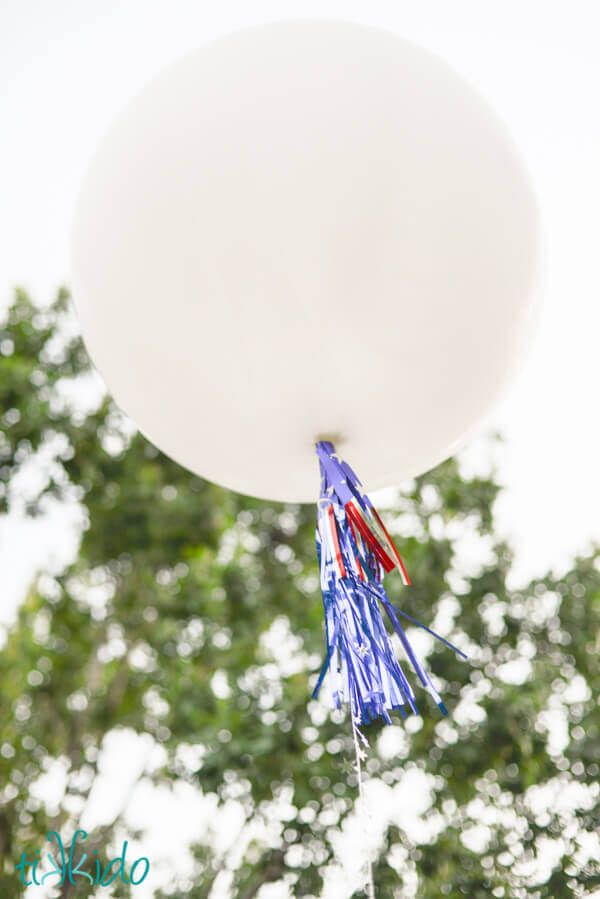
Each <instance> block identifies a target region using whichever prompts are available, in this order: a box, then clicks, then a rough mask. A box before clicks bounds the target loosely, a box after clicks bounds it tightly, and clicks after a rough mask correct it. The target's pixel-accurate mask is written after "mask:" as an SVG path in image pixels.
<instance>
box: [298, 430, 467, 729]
mask: <svg viewBox="0 0 600 899" xmlns="http://www.w3.org/2000/svg"><path fill="white" fill-rule="evenodd" d="M316 451H317V456H318V458H319V463H320V469H321V493H320V498H319V503H318V514H317V528H316V540H317V556H318V559H319V568H320V576H321V590H322V593H323V606H324V611H325V632H326V638H327V654H326V657H325V661H324V663H323V667H322V669H321V673H320V675H319V678H318V681H317V684H316V687H315V689H314V692H313V697H316V696H317V695H318V693H319V691H320V689H321V686H322V684H323V681H324V679H325V675H326V674H327V672H329V677H330V687H331V703H332V706H333V707H335V708H340V707H341V705H342V703H349V704H350V709H351V714H352V721H353V727H354V726H355V725H358V724H369V723H370V722H371V721H374V720H375V719H376V718H383V720H384V721H385V722H386V723H387V724H391V723H392V719H391V717H390V714H389V713H390V711H392V710H396V709H397V710H398V711H399V712H400V713H401V714H402V715H403V716H404V717H406V714H407V710H408V709H410V711H411V712H413V713H414V714H417V715H418V714H419V712H418V709H417V705H416V697H415V694H414V691H413V689H412V687H411V685H410V683H409V681H408V679H407V677H406V675H405V673H404V671H403V669H402V666H401V665H400V662H399V661H398V659H397V658H396V655H395V652H394V648H393V645H392V641H391V637H390V635H389V633H388V630H387V628H386V626H385V623H384V620H383V616H382V613H381V607H383V608H384V609H385V611H386V613H387V616H388V618H389V620H390V623H391V625H392V627H393V629H394V631H395V632H396V634H397V635H398V637H399V639H400V643H401V645H402V647H403V649H404V652H405V654H406V656H407V658H408V661H409V662H410V664H411V667H412V668H413V670H414V672H415V674H416V675H417V677H418V679H419V680H420V682H421V684H422V686H423V687H424V688H425V689H426V690H427V692H428V693H430V695H431V696H432V697H433V699H434V701H435V702H436V704H437V705H438V707H439V709H440V710H441V712H442V713H443V714H444V715H446V714H447V710H446V707H445V706H444V703H443V702H442V699H441V697H440V695H439V693H438V691H437V690H436V688H435V687H434V685H433V683H432V680H431V678H430V676H429V674H428V673H427V671H426V670H425V669H424V668H423V666H422V664H421V663H420V661H419V660H418V658H417V656H416V655H415V652H414V650H413V648H412V646H411V645H410V641H409V640H408V637H407V636H406V633H405V631H404V628H403V627H402V625H401V624H400V620H399V618H398V615H401V616H403V617H404V618H407V619H408V620H409V621H411V622H412V623H413V624H415V625H417V626H418V627H422V628H423V629H424V630H426V631H428V633H430V634H432V635H433V636H434V637H436V638H437V639H438V640H440V641H441V642H442V643H444V644H445V645H446V646H448V647H449V648H450V649H453V650H454V651H455V652H456V653H458V654H459V655H461V656H463V658H466V656H465V654H464V653H463V652H461V651H460V650H459V649H457V648H456V647H455V646H453V645H452V644H451V643H449V642H448V641H447V640H444V638H443V637H440V636H439V635H438V634H436V633H435V632H434V631H432V630H430V628H428V627H425V625H422V624H420V623H419V622H418V621H415V619H414V618H411V617H410V616H409V615H407V614H406V613H405V612H402V611H401V610H400V609H397V608H396V607H395V606H393V605H392V604H391V603H390V601H389V599H388V597H387V594H386V592H385V588H384V586H383V576H384V574H385V573H388V572H390V571H391V570H392V569H393V568H397V569H398V570H399V572H400V576H401V578H402V582H403V583H404V584H406V585H410V580H409V577H408V574H407V572H406V568H405V567H404V563H403V561H402V559H401V558H400V554H399V553H398V550H397V549H396V547H395V545H394V542H393V540H392V538H391V537H390V535H389V533H388V532H387V530H386V528H385V525H384V524H383V522H382V520H381V518H380V517H379V515H378V514H377V511H376V509H375V508H374V506H373V504H372V503H371V501H370V499H369V497H368V496H367V495H366V493H365V492H364V490H363V489H362V484H361V483H360V481H359V480H358V478H357V477H356V475H355V474H354V472H353V471H352V469H351V468H350V466H349V465H348V463H347V462H345V461H344V460H343V459H341V458H340V457H339V456H338V455H337V453H336V452H335V448H334V446H333V444H332V443H330V442H329V441H327V440H321V441H319V442H318V443H317V444H316ZM359 733H360V732H359Z"/></svg>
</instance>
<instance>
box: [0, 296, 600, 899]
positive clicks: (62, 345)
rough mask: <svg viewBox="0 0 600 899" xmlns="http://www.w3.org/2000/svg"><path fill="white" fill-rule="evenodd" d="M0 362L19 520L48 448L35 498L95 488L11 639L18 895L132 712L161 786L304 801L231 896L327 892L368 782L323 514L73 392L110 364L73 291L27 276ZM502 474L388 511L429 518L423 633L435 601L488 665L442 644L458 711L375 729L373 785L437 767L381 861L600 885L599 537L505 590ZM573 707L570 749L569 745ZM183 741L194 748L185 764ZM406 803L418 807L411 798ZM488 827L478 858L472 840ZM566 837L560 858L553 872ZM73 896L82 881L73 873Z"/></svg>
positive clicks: (427, 492)
mask: <svg viewBox="0 0 600 899" xmlns="http://www.w3.org/2000/svg"><path fill="white" fill-rule="evenodd" d="M0 353H1V355H0V401H1V409H2V416H3V417H2V425H3V427H2V435H1V436H0V502H1V503H2V512H3V513H5V514H9V515H10V514H11V510H12V511H14V510H15V509H19V508H21V505H23V498H22V495H21V493H20V489H19V481H18V476H19V475H21V474H22V473H23V470H24V469H25V468H26V467H27V466H33V467H35V466H36V464H38V462H39V459H40V458H41V457H42V455H43V454H44V453H46V456H45V457H44V458H46V457H47V456H48V454H50V455H51V464H46V465H45V468H44V471H45V472H46V474H45V480H43V482H42V483H41V484H40V486H39V488H38V489H36V491H35V493H34V495H33V496H28V497H27V500H26V502H25V511H26V512H27V513H28V514H30V515H39V514H43V513H45V512H46V511H48V509H51V508H52V504H53V503H57V502H59V503H64V502H74V501H77V502H78V503H80V504H81V506H82V508H83V509H84V510H85V517H86V521H85V525H84V527H83V529H82V534H81V545H80V550H79V553H78V556H77V559H76V561H75V562H74V563H73V564H72V565H70V566H69V567H68V568H67V570H65V571H64V572H62V573H61V574H60V575H59V576H55V577H51V576H50V575H48V574H47V573H46V574H45V575H44V576H43V577H40V578H38V579H37V580H35V581H34V583H33V586H32V588H31V590H30V591H29V593H28V595H27V597H26V599H25V601H24V602H23V603H22V605H21V606H20V608H19V612H18V619H17V621H16V623H15V625H14V626H13V627H11V628H10V629H9V632H8V633H7V635H6V641H5V644H4V647H3V649H2V652H1V653H0V685H1V693H0V700H1V703H2V716H1V717H0V750H1V751H2V753H1V754H0V856H1V859H2V863H1V864H0V895H1V896H3V897H9V899H10V897H13V896H17V895H20V894H21V890H22V887H20V885H19V883H18V880H17V878H16V876H15V872H14V865H15V864H16V863H17V861H18V860H19V859H20V854H21V852H22V851H23V849H25V848H31V847H34V846H41V845H42V840H43V839H44V837H45V834H46V832H47V831H48V830H49V829H51V828H53V829H56V830H57V831H62V830H64V829H65V828H67V829H68V827H69V826H71V827H73V826H75V824H76V823H77V821H78V818H79V814H80V810H81V809H82V808H83V807H84V805H85V801H86V800H87V797H88V796H89V793H90V790H91V788H92V785H93V783H94V781H95V778H96V777H97V774H98V757H99V749H100V747H101V745H102V741H103V739H104V737H105V735H106V734H107V733H109V732H110V731H112V730H113V729H115V728H131V729H132V730H134V731H136V732H138V733H146V734H150V735H151V736H152V737H153V739H154V740H155V741H156V742H157V743H158V744H160V746H162V747H164V750H165V753H166V755H165V758H166V761H165V763H164V765H162V767H161V768H160V769H159V770H157V771H155V772H154V774H153V777H154V780H155V781H156V782H157V783H160V782H164V783H168V784H174V783H176V782H177V781H179V780H182V781H187V782H189V783H191V784H194V785H196V786H198V787H200V788H201V789H202V791H203V792H204V794H206V795H208V794H214V795H215V796H216V797H217V806H218V807H219V808H220V807H222V806H223V805H224V803H226V802H227V801H231V799H232V798H235V799H237V801H238V802H239V803H241V805H242V807H243V810H244V816H245V820H246V822H248V824H255V823H256V822H257V821H260V820H262V819H264V820H265V821H266V820H268V819H269V818H271V819H273V816H277V815H279V812H277V809H276V806H275V804H274V800H275V799H276V798H277V797H278V796H280V795H287V796H288V798H289V803H288V806H289V807H290V808H291V809H292V812H291V813H288V814H287V815H286V816H285V820H280V821H279V824H280V827H279V830H278V833H279V834H280V836H278V837H276V838H275V839H274V840H271V842H270V843H269V841H264V840H261V838H260V837H255V838H253V839H252V840H251V841H250V843H249V844H248V848H247V850H246V851H245V852H244V853H243V857H242V859H241V862H240V863H239V865H237V866H236V867H235V869H234V870H233V871H232V872H231V885H230V887H229V890H230V894H231V895H232V896H235V897H241V899H250V897H253V896H257V895H259V892H260V889H261V887H262V885H263V884H269V883H273V882H275V883H280V884H281V887H282V888H281V895H282V896H284V895H287V892H286V891H287V890H288V889H289V890H290V891H291V894H292V895H294V896H319V895H320V894H321V888H322V876H323V871H324V869H325V867H326V866H327V865H328V864H329V863H331V862H332V861H336V859H335V854H334V851H333V848H332V838H333V837H334V836H335V833H336V832H337V831H338V830H339V828H340V827H341V826H342V824H343V821H344V819H345V818H346V816H347V815H348V814H349V813H351V812H352V810H353V807H354V800H355V796H356V776H355V772H354V769H353V766H352V759H353V750H352V738H351V734H350V732H349V730H350V729H349V726H348V721H347V719H346V720H345V721H344V720H340V716H336V715H334V716H333V718H332V716H331V715H330V714H326V715H325V714H323V713H322V710H321V707H320V706H319V705H318V704H317V703H315V702H313V701H311V700H310V693H311V689H312V686H311V685H312V684H313V683H314V680H315V677H316V674H317V672H318V670H319V668H320V664H321V662H322V657H323V651H324V633H323V625H322V604H321V597H320V592H319V587H318V579H317V569H316V559H315V550H314V509H313V508H311V507H304V506H292V505H276V504H268V503H265V502H260V501H258V500H252V499H249V498H247V497H242V496H237V495H235V494H232V493H229V492H227V491H226V490H224V489H222V488H220V487H217V486H214V485H212V484H209V483H207V482H205V481H203V480H201V479H200V478H198V477H196V476H195V475H193V474H191V473H190V472H188V471H186V470H185V469H183V468H181V467H180V466H178V465H177V464H175V463H174V462H173V461H171V460H170V459H169V458H167V457H166V456H164V455H163V454H161V453H160V452H158V451H157V450H156V448H155V447H153V446H152V445H151V444H150V443H149V442H148V441H147V440H146V439H145V438H144V437H142V436H141V435H140V434H139V433H137V432H135V431H133V430H132V428H131V426H130V425H129V424H128V423H127V421H126V420H125V419H124V418H123V416H122V415H121V414H120V413H119V412H118V411H117V410H116V409H115V407H114V405H113V404H112V403H111V401H110V400H109V399H107V398H102V399H101V401H100V403H99V404H97V406H96V407H94V408H91V409H90V408H87V409H83V410H82V409H81V408H80V407H79V406H77V404H76V403H75V405H74V401H72V400H68V399H66V398H65V395H66V394H65V390H64V388H65V385H68V384H71V383H72V382H76V383H78V382H79V381H80V380H81V379H82V378H85V377H86V376H87V374H88V372H89V362H88V359H87V355H86V353H85V350H84V349H83V347H82V345H81V342H80V340H79V338H78V336H77V334H76V332H75V331H74V330H73V327H72V323H71V318H70V312H69V306H68V296H67V294H66V292H65V291H62V292H61V293H60V295H59V297H58V300H57V302H56V303H55V304H54V305H53V306H52V307H51V308H50V309H49V310H45V311H40V310H38V309H36V308H35V307H34V306H33V305H32V304H31V302H30V301H29V300H28V298H27V297H26V296H25V295H24V294H23V293H22V292H19V293H17V295H16V297H15V300H14V302H13V304H12V306H11V308H10V310H9V312H8V314H7V316H6V319H5V321H4V323H3V324H2V325H1V327H0ZM190 414H194V410H190ZM316 478H317V466H316V463H315V479H316ZM315 483H316V480H315ZM498 489H499V488H498V486H497V484H496V483H495V482H494V480H493V478H492V477H490V478H489V479H485V478H469V477H464V476H462V475H461V471H460V467H459V464H458V462H457V461H456V460H449V461H447V462H445V463H444V464H443V465H441V466H439V467H438V468H437V469H435V470H434V471H432V472H430V473H428V474H427V475H425V476H423V477H420V478H418V479H416V480H415V481H414V483H413V484H412V487H411V489H410V490H409V491H408V492H406V493H404V494H403V495H402V496H398V497H397V502H396V507H395V508H394V509H392V510H391V511H389V512H387V513H386V517H387V519H388V520H389V522H390V527H391V528H392V530H394V529H396V530H400V531H402V532H404V531H406V530H408V531H410V534H411V536H409V537H404V538H403V539H401V546H402V551H403V555H404V557H405V559H406V563H407V567H408V570H409V571H410V574H411V579H412V582H413V585H414V586H413V587H412V588H411V589H410V590H409V591H403V590H402V587H401V584H400V579H399V578H394V577H393V576H391V577H389V578H388V580H387V581H386V584H387V586H388V587H389V592H390V596H391V600H392V602H394V603H396V604H398V605H400V606H402V607H405V608H406V610H407V612H408V613H409V614H410V615H412V616H413V617H415V618H417V619H419V620H421V621H423V622H424V623H426V624H432V622H434V620H435V618H436V615H438V613H439V614H440V615H441V616H442V618H443V622H444V624H443V628H442V629H443V632H444V633H445V634H446V635H447V636H448V638H449V639H451V640H452V641H453V642H454V643H456V644H458V645H459V646H461V647H465V648H466V649H467V651H468V653H469V655H470V660H469V663H464V662H462V661H461V660H460V659H458V658H456V657H455V656H454V654H453V653H451V652H450V651H448V650H447V649H445V648H444V647H442V646H440V645H433V644H432V646H431V650H430V652H429V655H428V664H429V665H430V667H431V669H432V670H433V671H434V673H435V677H436V680H437V682H438V683H439V684H440V685H441V687H442V690H443V693H444V694H445V696H446V697H447V705H448V706H449V709H450V718H449V719H447V720H443V721H442V720H440V717H439V713H438V711H437V709H436V708H435V707H434V706H432V705H431V704H430V703H428V702H427V699H426V697H425V695H423V696H422V697H421V702H420V705H421V707H422V709H423V711H424V715H423V718H422V719H420V721H421V724H422V726H421V727H420V728H418V724H417V726H415V724H407V725H403V724H402V722H401V719H400V717H399V716H398V724H397V727H394V728H393V729H392V730H391V731H390V732H389V733H391V734H392V735H394V734H395V735H396V737H397V740H396V743H395V744H394V743H392V745H393V747H395V748H393V749H392V752H390V751H389V749H386V746H388V747H389V745H390V740H389V734H388V735H386V734H385V733H384V732H383V731H385V728H382V726H381V725H377V724H376V725H372V726H371V727H369V728H368V738H369V740H370V743H371V747H372V748H371V750H370V752H369V759H368V762H367V768H368V775H369V776H371V777H373V778H375V777H377V778H380V779H381V781H382V783H383V784H385V786H386V789H388V790H389V791H392V790H394V788H395V785H397V784H399V782H400V781H401V780H402V778H403V777H404V775H405V774H406V773H407V772H420V773H421V774H422V775H423V776H424V777H427V778H429V783H430V785H431V790H432V804H431V807H430V808H429V810H428V811H426V812H425V814H424V816H423V817H424V820H425V823H426V824H427V825H428V826H429V835H428V836H424V837H420V836H419V838H418V839H417V837H416V836H415V834H414V833H411V832H406V830H405V829H404V828H403V826H402V820H404V819H403V818H402V816H401V815H398V817H397V818H394V816H392V818H391V819H390V821H389V824H388V826H387V829H386V831H385V834H384V844H383V845H382V847H381V851H380V854H379V856H378V859H377V861H376V864H375V866H374V868H375V879H376V883H377V887H378V891H379V895H381V896H383V897H388V896H389V897H391V896H397V897H402V896H404V895H407V896H408V895H417V896H419V897H424V899H429V897H431V899H438V897H440V896H449V897H461V896H465V895H469V896H470V897H472V899H479V897H489V896H498V897H499V896H505V897H511V899H512V897H520V896H534V897H540V899H541V897H544V899H546V897H547V899H556V897H562V896H587V895H592V891H593V890H594V889H595V888H596V887H598V886H599V885H600V867H599V865H598V861H597V855H598V853H597V847H598V841H597V838H596V837H595V834H596V832H597V829H598V824H599V822H600V805H599V802H598V793H599V791H598V786H597V777H598V773H599V770H600V768H599V765H600V731H599V727H600V712H599V708H598V703H597V701H596V697H597V695H598V688H599V687H600V655H599V650H600V636H599V634H600V571H599V564H598V563H599V557H600V554H599V553H598V552H594V553H592V554H591V555H590V556H589V557H586V558H581V559H577V560H576V562H575V563H574V566H573V568H572V570H571V571H570V572H569V573H568V574H566V575H565V576H564V577H561V578H555V577H553V576H551V575H550V574H549V575H548V576H547V577H545V578H543V579H540V580H538V581H536V582H534V583H532V584H530V585H529V586H528V587H527V588H526V589H522V590H519V591H515V590H511V589H509V587H508V586H507V577H508V575H509V573H510V565H511V553H510V549H509V547H507V546H506V545H505V544H504V543H503V542H502V541H500V540H499V539H498V538H497V537H496V535H495V533H494V527H493V518H492V512H493V503H494V500H495V498H496V495H497V493H498ZM465 533H469V534H471V539H472V541H473V542H474V544H475V545H476V546H478V547H480V549H481V552H482V554H484V551H485V553H486V554H487V555H486V556H485V558H486V559H487V561H486V563H485V564H483V563H482V564H481V565H480V566H479V567H478V568H477V570H475V571H471V572H468V571H465V570H463V568H464V566H463V565H462V563H461V560H460V555H459V553H458V550H457V544H456V538H457V537H458V536H460V535H464V534H465ZM266 634H270V635H271V640H270V641H269V640H266V641H265V635H266ZM290 635H291V636H290ZM294 638H295V639H296V642H295V643H294ZM286 641H287V642H288V643H289V642H290V641H291V643H290V648H289V649H281V648H282V647H284V646H287V643H286ZM281 652H282V653H283V658H284V663H285V664H284V667H283V669H282V668H281V667H280V665H279V661H280V659H279V655H280V654H281ZM286 660H287V661H286ZM519 661H520V662H521V668H522V672H524V673H522V674H521V675H520V676H515V675H514V673H513V674H511V673H510V669H511V666H512V667H513V669H514V666H515V664H516V663H518V662H519ZM216 672H219V675H218V677H219V678H220V684H221V687H220V688H218V687H217V686H215V679H214V675H215V673H216ZM515 680H517V681H519V682H517V683H515V682H514V681H515ZM549 713H551V714H549ZM552 716H554V717H552ZM333 719H335V720H333ZM561 721H562V722H563V723H564V724H565V726H566V727H568V733H569V740H568V742H567V743H566V745H561V744H560V741H559V742H558V743H553V742H552V740H550V742H549V737H552V736H553V733H552V731H553V728H556V727H558V724H559V723H560V722H561ZM400 728H402V730H400ZM188 745H192V746H194V747H196V748H197V749H198V748H199V751H198V752H197V754H196V762H193V763H192V762H189V761H188V762H187V763H185V764H184V763H183V762H182V760H181V753H180V752H178V750H181V748H182V747H185V746H188ZM57 758H64V759H65V760H66V764H67V765H68V769H69V777H68V786H67V793H66V795H65V797H64V799H63V801H62V802H61V803H60V804H59V806H58V807H55V808H51V807H50V808H47V807H45V806H44V804H43V803H41V802H40V801H38V800H35V799H34V798H33V797H32V796H31V794H30V788H31V785H32V784H33V783H34V782H35V781H36V780H37V779H38V778H39V777H40V775H41V774H42V773H43V772H44V771H45V770H46V765H47V762H48V760H49V759H57ZM543 785H546V786H547V788H548V790H549V791H551V790H552V789H553V788H555V790H556V791H559V792H560V795H561V796H565V795H567V794H569V791H574V792H573V795H574V799H573V801H572V802H570V803H569V802H567V803H564V802H558V801H555V800H554V799H553V798H551V799H550V801H549V802H548V803H546V807H544V808H543V809H541V810H540V806H539V803H537V804H536V803H535V802H532V795H533V793H532V791H536V790H537V791H539V790H540V789H541V787H542V786H543ZM394 795H395V796H397V797H398V806H399V808H401V807H402V805H403V798H402V797H403V795H404V794H403V792H402V789H401V788H399V790H398V792H397V793H396V794H394ZM553 795H555V794H553ZM569 795H570V794H569ZM409 801H410V800H409ZM78 810H79V811H78ZM480 821H483V822H484V824H483V826H484V827H485V828H487V829H486V830H485V833H484V840H483V842H484V843H485V845H484V846H483V848H479V849H478V850H477V851H476V850H475V849H474V848H472V844H471V843H470V840H469V836H470V835H472V834H473V828H474V827H475V825H477V823H478V822H480ZM121 826H122V817H120V816H118V817H117V818H116V819H115V821H114V822H113V823H112V824H111V825H108V826H106V827H104V828H101V829H99V830H98V831H97V832H96V833H94V834H91V835H90V842H89V843H88V846H89V848H88V847H86V848H88V851H91V850H93V848H94V846H98V847H100V846H102V847H104V846H106V844H107V843H108V842H110V840H111V839H113V838H115V837H116V835H117V834H118V833H119V832H120V831H119V828H120V827H121ZM200 836H201V835H200ZM548 845H551V846H554V848H555V850H556V851H554V852H553V853H552V854H551V860H550V861H549V862H548V863H546V864H544V858H545V855H544V852H545V851H546V850H545V849H544V847H545V846H546V847H547V846H548ZM469 847H471V848H469ZM337 861H338V862H339V861H340V860H339V859H337ZM537 862H540V865H539V866H538V865H537ZM194 863H195V874H194V878H193V883H192V884H191V885H190V884H187V885H182V884H178V883H177V882H176V879H174V882H173V885H172V889H171V890H170V891H166V892H163V893H162V894H160V895H163V896H166V895H172V896H179V895H187V896H192V897H208V896H209V895H210V892H211V889H212V888H213V886H214V885H215V883H216V882H217V879H218V877H219V876H220V872H221V871H222V869H223V866H224V860H223V859H221V858H220V857H219V855H218V853H217V852H216V850H215V849H214V847H213V845H212V843H211V841H210V839H208V838H207V839H206V840H204V841H203V840H200V841H199V843H198V845H197V846H196V847H195V848H194ZM284 884H288V886H285V885H284ZM114 894H115V895H121V894H120V893H119V890H118V889H116V890H115V893H114ZM60 895H61V896H70V895H73V896H77V895H87V893H86V890H85V889H84V886H81V885H80V886H77V887H72V886H69V885H65V886H64V887H63V888H62V890H61V893H60ZM214 895H216V894H214ZM219 895H222V893H219ZM356 895H357V896H358V895H361V894H359V893H357V894H356Z"/></svg>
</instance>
